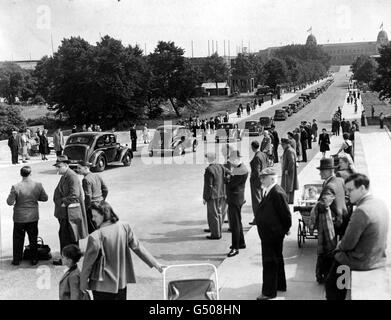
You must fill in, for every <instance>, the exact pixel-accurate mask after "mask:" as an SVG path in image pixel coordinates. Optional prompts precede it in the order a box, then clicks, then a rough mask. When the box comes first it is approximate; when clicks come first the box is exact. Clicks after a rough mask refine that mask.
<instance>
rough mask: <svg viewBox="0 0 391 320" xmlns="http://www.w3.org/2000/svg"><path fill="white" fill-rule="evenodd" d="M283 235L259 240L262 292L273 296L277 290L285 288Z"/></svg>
mask: <svg viewBox="0 0 391 320" xmlns="http://www.w3.org/2000/svg"><path fill="white" fill-rule="evenodd" d="M283 242H284V237H282V238H280V239H276V240H275V241H271V242H266V241H261V244H262V268H263V284H262V294H264V295H265V296H268V297H275V296H276V295H277V290H279V291H285V290H286V278H285V266H284V257H283V256H282V247H283Z"/></svg>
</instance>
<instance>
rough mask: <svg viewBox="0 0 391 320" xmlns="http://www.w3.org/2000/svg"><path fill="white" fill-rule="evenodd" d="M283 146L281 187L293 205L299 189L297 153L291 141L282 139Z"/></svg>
mask: <svg viewBox="0 0 391 320" xmlns="http://www.w3.org/2000/svg"><path fill="white" fill-rule="evenodd" d="M281 146H282V148H283V150H284V153H283V155H282V163H281V187H282V188H283V189H284V190H285V192H286V194H287V196H288V203H289V204H293V201H294V198H295V190H298V189H299V181H298V177H297V166H296V162H297V156H296V151H295V150H294V149H293V148H292V147H291V144H290V141H289V139H286V138H282V139H281Z"/></svg>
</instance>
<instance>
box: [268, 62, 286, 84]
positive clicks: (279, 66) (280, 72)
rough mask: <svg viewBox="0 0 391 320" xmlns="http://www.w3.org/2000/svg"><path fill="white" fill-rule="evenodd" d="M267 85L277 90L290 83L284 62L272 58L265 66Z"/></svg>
mask: <svg viewBox="0 0 391 320" xmlns="http://www.w3.org/2000/svg"><path fill="white" fill-rule="evenodd" d="M264 69H265V75H266V81H265V83H266V85H268V86H269V87H270V88H273V89H274V88H275V87H276V86H277V85H278V84H283V83H286V82H288V68H287V66H286V63H285V61H284V60H281V59H278V58H272V59H270V60H269V61H268V62H267V63H266V64H265V68H264Z"/></svg>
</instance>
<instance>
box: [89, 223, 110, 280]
mask: <svg viewBox="0 0 391 320" xmlns="http://www.w3.org/2000/svg"><path fill="white" fill-rule="evenodd" d="M99 241H100V248H99V254H98V257H97V258H96V260H95V262H94V265H93V266H92V270H91V274H90V279H91V280H95V281H103V280H104V270H105V264H106V256H105V252H104V250H103V243H102V234H101V232H100V231H99Z"/></svg>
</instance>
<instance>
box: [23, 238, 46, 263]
mask: <svg viewBox="0 0 391 320" xmlns="http://www.w3.org/2000/svg"><path fill="white" fill-rule="evenodd" d="M37 247H38V249H37V251H38V252H37V259H38V260H50V259H51V258H52V255H51V253H50V247H49V246H48V245H47V244H44V242H43V239H42V238H41V237H38V238H37ZM23 260H32V257H31V249H30V245H28V246H25V247H24V252H23Z"/></svg>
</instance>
